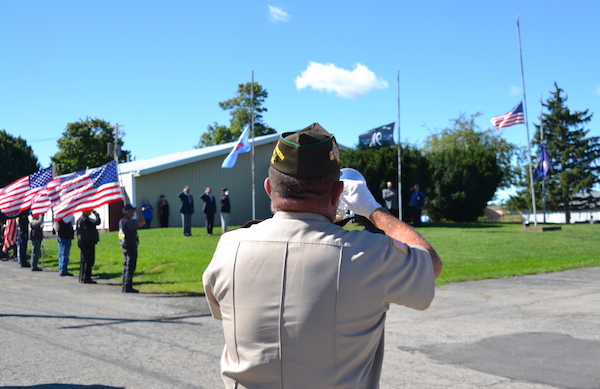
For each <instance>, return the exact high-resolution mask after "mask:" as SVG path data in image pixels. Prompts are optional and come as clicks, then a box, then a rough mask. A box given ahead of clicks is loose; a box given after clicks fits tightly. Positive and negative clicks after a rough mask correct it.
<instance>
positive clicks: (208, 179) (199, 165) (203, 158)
mask: <svg viewBox="0 0 600 389" xmlns="http://www.w3.org/2000/svg"><path fill="white" fill-rule="evenodd" d="M278 139H279V134H271V135H265V136H260V137H256V138H255V139H254V185H253V182H252V162H251V161H252V159H251V157H252V152H248V153H244V154H240V155H239V156H238V160H237V162H236V164H235V166H234V167H233V168H231V169H223V168H221V164H222V162H223V160H224V159H225V157H226V156H227V155H228V154H229V152H230V151H231V149H232V148H233V146H234V144H235V142H232V143H226V144H222V145H216V146H212V147H206V148H202V149H194V150H189V151H183V152H179V153H175V154H169V155H164V156H160V157H156V158H150V159H145V160H139V161H133V162H127V163H121V164H119V180H120V183H121V186H122V187H123V189H124V193H125V198H126V202H130V203H131V204H133V205H134V206H136V207H140V206H141V204H142V202H143V200H144V199H149V200H150V204H151V205H152V206H153V207H154V218H153V220H152V225H151V227H152V228H154V227H158V226H159V221H158V214H157V212H158V211H157V203H158V200H159V197H160V196H161V195H165V197H166V199H167V201H168V202H169V208H170V217H169V227H181V214H180V213H179V207H180V204H181V202H180V200H179V197H178V195H179V193H181V191H182V190H183V188H184V187H185V186H186V185H188V186H189V187H190V194H191V195H193V196H194V209H195V213H194V215H193V217H192V226H193V227H201V226H204V214H203V213H202V205H203V204H204V203H203V201H202V200H201V199H200V196H201V195H202V194H203V193H204V190H205V188H206V187H210V188H211V189H212V194H213V195H214V196H215V198H216V199H217V210H219V209H220V201H219V199H220V196H221V188H222V187H227V188H228V189H229V197H230V201H231V218H230V221H229V223H230V225H241V224H243V223H245V222H246V221H248V220H252V216H253V212H252V209H253V201H252V198H253V194H252V193H253V187H254V193H255V195H254V198H255V213H254V214H255V216H256V219H264V218H266V217H269V216H271V211H270V200H269V197H268V196H267V194H266V193H265V190H264V189H263V182H264V180H265V178H266V177H267V174H268V168H269V161H270V159H271V155H272V153H273V148H274V147H275V144H276V143H277V140H278ZM250 142H251V143H252V140H250ZM122 207H123V204H120V203H114V204H110V205H109V208H110V210H109V213H110V229H111V230H114V229H116V225H117V223H118V218H120V211H121V209H122ZM115 219H116V220H115ZM219 225H220V218H219V213H218V212H217V214H216V215H215V226H219Z"/></svg>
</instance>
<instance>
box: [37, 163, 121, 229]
mask: <svg viewBox="0 0 600 389" xmlns="http://www.w3.org/2000/svg"><path fill="white" fill-rule="evenodd" d="M49 198H50V201H51V202H52V204H53V205H52V208H53V209H54V220H61V219H63V218H65V217H67V216H69V215H72V214H74V213H75V212H82V211H86V210H90V209H94V208H98V207H100V206H102V205H104V204H109V203H113V202H115V201H120V200H122V199H123V197H122V195H121V187H120V185H119V180H118V175H117V163H116V162H115V161H112V162H109V163H107V164H106V165H103V166H101V167H99V168H96V169H89V170H86V171H85V172H83V171H82V172H77V173H73V174H72V175H70V176H68V177H66V178H65V180H64V181H62V182H61V183H60V184H59V185H57V186H55V188H54V189H53V190H51V191H49Z"/></svg>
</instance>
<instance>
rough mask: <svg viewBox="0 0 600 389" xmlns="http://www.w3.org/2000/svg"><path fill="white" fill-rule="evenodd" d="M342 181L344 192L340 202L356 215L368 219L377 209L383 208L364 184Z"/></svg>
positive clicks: (355, 181) (354, 181)
mask: <svg viewBox="0 0 600 389" xmlns="http://www.w3.org/2000/svg"><path fill="white" fill-rule="evenodd" d="M342 181H343V182H344V191H343V192H342V195H341V196H340V201H342V202H344V203H345V204H346V205H347V206H348V209H349V210H350V211H352V212H354V214H355V215H361V216H365V217H367V218H368V217H369V216H371V214H372V213H373V212H374V211H375V210H376V209H378V208H381V205H380V204H379V203H378V202H377V201H375V198H374V197H373V195H372V194H371V191H369V188H367V185H366V184H365V183H364V182H362V181H357V180H348V179H343V180H342Z"/></svg>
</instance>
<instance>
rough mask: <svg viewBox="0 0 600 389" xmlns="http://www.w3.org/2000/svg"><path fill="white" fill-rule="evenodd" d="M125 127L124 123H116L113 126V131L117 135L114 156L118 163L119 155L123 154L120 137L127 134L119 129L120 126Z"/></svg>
mask: <svg viewBox="0 0 600 389" xmlns="http://www.w3.org/2000/svg"><path fill="white" fill-rule="evenodd" d="M121 127H123V125H122V124H119V123H117V124H115V125H114V126H113V129H114V131H113V133H114V135H115V145H114V147H113V157H114V159H115V161H116V162H117V163H118V162H119V157H120V156H121V142H120V139H119V136H125V132H123V131H121V130H119V128H121Z"/></svg>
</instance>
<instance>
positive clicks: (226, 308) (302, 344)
mask: <svg viewBox="0 0 600 389" xmlns="http://www.w3.org/2000/svg"><path fill="white" fill-rule="evenodd" d="M339 177H340V157H339V149H338V146H337V144H336V141H335V138H334V137H333V136H332V135H331V134H329V133H328V132H327V131H325V129H323V128H322V127H321V126H320V125H319V124H317V123H314V124H312V125H310V126H308V127H307V128H305V129H303V130H300V131H298V132H293V133H285V134H282V135H281V137H280V139H279V141H278V143H277V145H276V147H275V150H274V151H273V156H272V158H271V166H270V168H269V176H268V178H267V179H266V180H265V183H264V187H265V190H266V191H267V193H268V194H269V197H270V198H271V208H272V210H273V212H274V213H275V214H274V215H273V217H272V218H271V219H268V220H265V221H263V222H260V223H258V224H254V225H252V226H251V227H249V228H240V229H238V230H234V231H230V232H228V233H227V234H224V235H222V237H221V239H220V241H219V244H218V246H217V249H216V251H215V253H214V256H213V259H212V261H211V263H210V265H209V266H208V268H207V269H206V272H205V273H204V275H203V281H204V290H205V293H206V298H207V299H208V302H209V305H210V309H211V312H212V315H213V316H214V317H215V318H216V319H218V320H222V325H223V332H224V335H225V350H224V352H223V355H222V359H221V373H222V378H223V382H224V383H225V387H226V388H259V387H260V388H288V389H289V388H311V389H318V388H348V389H349V388H352V389H356V388H365V389H367V388H368V389H373V388H378V387H379V377H380V373H381V367H382V360H383V349H384V347H383V339H384V336H383V335H384V323H385V313H386V311H387V310H388V308H389V305H390V303H395V304H399V305H404V306H407V307H410V308H414V309H419V310H423V309H426V308H427V307H428V306H429V304H430V303H431V301H432V299H433V297H434V287H435V278H436V277H437V276H438V275H439V274H440V273H441V270H442V262H441V261H440V258H439V257H438V255H437V253H436V252H435V250H434V249H433V247H432V246H431V245H430V244H429V243H428V242H427V241H426V240H425V238H423V236H421V235H420V234H419V233H418V232H417V231H415V230H414V229H413V228H412V227H410V226H408V225H407V224H405V223H403V222H402V221H400V220H398V219H396V218H395V217H393V216H392V215H390V213H389V212H388V211H387V210H386V209H384V208H382V207H381V206H380V205H379V204H378V203H377V202H376V201H375V199H374V198H373V196H372V194H371V193H370V192H369V190H368V189H367V187H366V185H365V184H364V183H362V182H359V181H352V180H348V181H345V182H343V181H340V180H339ZM344 186H346V189H347V190H348V194H347V195H345V196H344V197H343V199H344V201H345V202H346V203H347V204H348V205H349V208H350V210H351V211H353V212H354V213H355V214H357V215H363V216H366V217H368V218H369V219H370V220H371V222H372V223H374V224H375V226H376V227H378V228H379V229H381V230H383V232H384V233H385V234H379V233H373V232H369V231H367V230H361V231H358V230H356V231H348V230H345V229H343V228H341V227H339V226H338V225H336V224H334V223H333V221H334V219H335V214H336V210H337V207H338V201H339V198H340V194H341V193H342V191H343V189H344Z"/></svg>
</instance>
